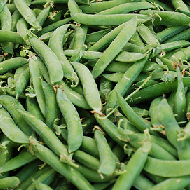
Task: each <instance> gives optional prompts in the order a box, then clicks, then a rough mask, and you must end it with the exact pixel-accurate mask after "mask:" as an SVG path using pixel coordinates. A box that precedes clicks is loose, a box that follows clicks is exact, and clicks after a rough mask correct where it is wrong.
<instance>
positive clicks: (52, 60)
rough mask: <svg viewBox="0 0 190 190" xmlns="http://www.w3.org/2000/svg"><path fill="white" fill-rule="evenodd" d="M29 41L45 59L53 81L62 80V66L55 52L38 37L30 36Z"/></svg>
mask: <svg viewBox="0 0 190 190" xmlns="http://www.w3.org/2000/svg"><path fill="white" fill-rule="evenodd" d="M29 41H30V43H31V46H32V47H33V49H34V50H35V51H36V52H37V53H38V55H39V56H40V57H41V59H42V60H43V61H44V63H45V65H46V67H47V69H48V72H49V76H50V80H51V83H55V82H58V81H60V80H62V78H63V71H62V66H61V64H60V61H59V59H58V58H57V56H56V55H55V53H54V52H53V51H52V50H51V49H50V48H49V47H48V46H47V45H46V44H45V43H44V42H42V41H41V40H40V39H38V38H36V37H30V39H29ZM55 65H56V66H55Z"/></svg>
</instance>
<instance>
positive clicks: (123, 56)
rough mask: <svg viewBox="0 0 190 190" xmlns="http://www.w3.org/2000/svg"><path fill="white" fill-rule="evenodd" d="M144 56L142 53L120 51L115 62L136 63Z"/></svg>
mask: <svg viewBox="0 0 190 190" xmlns="http://www.w3.org/2000/svg"><path fill="white" fill-rule="evenodd" d="M145 56H146V54H142V53H133V52H127V51H122V52H121V53H120V54H119V55H118V56H117V57H116V58H115V60H116V61H121V62H135V61H138V60H140V59H142V58H144V57H145Z"/></svg>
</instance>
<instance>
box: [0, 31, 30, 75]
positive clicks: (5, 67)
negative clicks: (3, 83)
mask: <svg viewBox="0 0 190 190" xmlns="http://www.w3.org/2000/svg"><path fill="white" fill-rule="evenodd" d="M0 35H1V34H0ZM27 62H28V61H27V59H25V58H23V57H14V58H10V59H7V60H5V61H2V62H1V63H0V67H1V70H0V74H4V73H6V72H7V71H9V70H12V69H16V68H18V67H20V66H22V65H25V64H26V63H27Z"/></svg>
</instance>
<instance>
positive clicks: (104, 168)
mask: <svg viewBox="0 0 190 190" xmlns="http://www.w3.org/2000/svg"><path fill="white" fill-rule="evenodd" d="M95 141H96V144H97V147H98V150H99V153H100V166H99V169H98V172H99V173H102V174H104V175H112V174H113V173H114V170H115V169H116V161H115V158H114V156H113V153H112V151H111V149H110V147H109V145H108V143H107V140H106V138H105V137H104V135H103V134H102V132H101V131H100V130H99V129H96V130H95Z"/></svg>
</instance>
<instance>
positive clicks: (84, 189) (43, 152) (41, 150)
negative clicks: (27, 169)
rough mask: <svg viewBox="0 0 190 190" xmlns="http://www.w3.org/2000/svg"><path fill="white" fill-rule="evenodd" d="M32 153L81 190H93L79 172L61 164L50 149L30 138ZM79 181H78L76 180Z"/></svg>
mask: <svg viewBox="0 0 190 190" xmlns="http://www.w3.org/2000/svg"><path fill="white" fill-rule="evenodd" d="M30 143H31V148H32V149H31V151H33V152H34V154H35V155H36V156H37V157H38V158H39V159H41V160H42V161H44V162H46V163H47V164H48V165H50V166H51V167H52V168H53V169H54V170H56V171H57V172H59V173H60V174H61V175H63V176H64V177H65V178H66V179H68V180H69V181H71V182H72V183H73V184H74V185H75V186H76V187H77V188H78V189H80V190H93V186H92V185H91V184H90V183H89V182H88V181H87V180H86V179H85V178H84V177H83V176H82V175H81V174H80V173H79V172H78V171H76V169H75V168H73V167H71V166H70V165H68V164H65V163H61V162H60V161H59V158H58V157H57V156H56V155H55V154H54V153H53V152H52V151H51V150H49V149H48V148H46V147H44V146H43V145H41V144H40V143H39V142H37V141H36V140H35V139H34V138H32V137H31V138H30ZM76 179H77V180H76Z"/></svg>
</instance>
